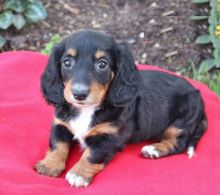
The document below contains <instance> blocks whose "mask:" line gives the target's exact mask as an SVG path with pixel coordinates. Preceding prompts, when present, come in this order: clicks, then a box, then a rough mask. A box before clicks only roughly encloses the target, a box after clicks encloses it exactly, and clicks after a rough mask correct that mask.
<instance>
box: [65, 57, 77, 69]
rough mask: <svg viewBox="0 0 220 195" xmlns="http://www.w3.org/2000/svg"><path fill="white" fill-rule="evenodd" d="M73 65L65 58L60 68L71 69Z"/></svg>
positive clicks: (71, 61)
mask: <svg viewBox="0 0 220 195" xmlns="http://www.w3.org/2000/svg"><path fill="white" fill-rule="evenodd" d="M73 64H74V61H73V60H71V59H70V58H65V59H64V60H63V62H62V66H63V67H64V68H72V67H73Z"/></svg>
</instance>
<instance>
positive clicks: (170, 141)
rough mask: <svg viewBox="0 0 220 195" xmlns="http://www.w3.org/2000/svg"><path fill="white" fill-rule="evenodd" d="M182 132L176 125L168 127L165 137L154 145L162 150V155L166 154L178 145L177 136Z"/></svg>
mask: <svg viewBox="0 0 220 195" xmlns="http://www.w3.org/2000/svg"><path fill="white" fill-rule="evenodd" d="M181 133H182V130H181V129H178V128H176V127H172V126H171V127H168V128H167V130H166V131H165V132H164V137H163V139H162V141H161V142H160V143H156V144H153V146H154V147H155V148H156V150H158V151H159V152H160V156H166V155H168V154H170V153H171V152H172V150H173V149H174V148H175V147H176V146H177V145H176V144H177V140H176V138H177V137H179V136H180V135H181Z"/></svg>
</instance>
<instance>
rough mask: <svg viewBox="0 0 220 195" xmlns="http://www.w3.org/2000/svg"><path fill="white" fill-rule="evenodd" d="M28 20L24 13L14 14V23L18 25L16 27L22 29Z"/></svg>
mask: <svg viewBox="0 0 220 195" xmlns="http://www.w3.org/2000/svg"><path fill="white" fill-rule="evenodd" d="M25 24H26V22H25V19H24V17H23V16H22V15H20V14H18V15H14V17H13V25H14V26H15V27H16V29H18V30H20V29H22V28H23V27H24V26H25Z"/></svg>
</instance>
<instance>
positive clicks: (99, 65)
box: [96, 59, 108, 71]
mask: <svg viewBox="0 0 220 195" xmlns="http://www.w3.org/2000/svg"><path fill="white" fill-rule="evenodd" d="M107 68H108V62H107V60H105V59H102V60H99V61H98V62H97V64H96V69H97V70H101V71H103V70H106V69H107Z"/></svg>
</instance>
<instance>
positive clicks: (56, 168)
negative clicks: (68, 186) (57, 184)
mask: <svg viewBox="0 0 220 195" xmlns="http://www.w3.org/2000/svg"><path fill="white" fill-rule="evenodd" d="M34 168H35V170H36V171H37V172H38V173H39V174H40V175H46V176H50V177H57V176H59V175H60V174H61V172H62V171H63V170H64V169H65V163H64V162H56V161H50V160H45V159H44V160H41V161H39V162H38V163H37V164H36V165H35V167H34Z"/></svg>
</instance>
